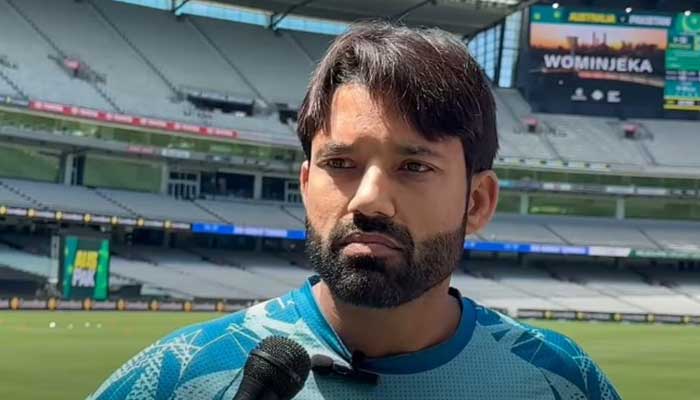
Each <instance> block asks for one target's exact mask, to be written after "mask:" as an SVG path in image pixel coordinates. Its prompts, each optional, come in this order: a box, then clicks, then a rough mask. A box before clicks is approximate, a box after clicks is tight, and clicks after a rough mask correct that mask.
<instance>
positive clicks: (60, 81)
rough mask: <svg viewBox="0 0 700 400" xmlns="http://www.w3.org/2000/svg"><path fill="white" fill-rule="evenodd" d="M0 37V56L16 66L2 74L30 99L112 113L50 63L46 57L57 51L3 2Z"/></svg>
mask: <svg viewBox="0 0 700 400" xmlns="http://www.w3.org/2000/svg"><path fill="white" fill-rule="evenodd" d="M51 3H52V4H53V2H51ZM61 3H69V2H67V1H61ZM13 4H24V2H23V1H22V2H16V3H13ZM61 14H62V13H61ZM61 14H59V18H60V15H61ZM47 15H48V14H47ZM0 36H1V37H2V41H0V53H2V54H4V55H6V56H8V57H9V58H10V59H11V60H12V61H13V62H14V63H15V64H17V66H18V68H17V69H7V68H3V73H4V74H5V75H6V76H7V77H9V78H10V79H12V80H13V81H14V82H15V84H16V85H18V87H20V89H21V90H22V92H24V93H26V94H27V95H28V96H30V97H31V98H34V99H38V100H45V101H55V102H61V103H64V104H73V105H83V106H91V107H95V108H98V109H103V110H110V109H111V106H110V104H109V103H107V102H106V101H105V100H104V99H103V98H102V97H101V96H100V95H99V94H98V93H97V91H95V90H94V88H93V87H91V86H90V85H89V84H88V83H87V82H84V81H81V80H78V79H72V78H70V77H69V76H68V75H67V74H66V73H65V72H64V71H63V70H61V69H60V68H59V67H58V66H57V65H56V63H55V62H54V61H52V60H51V59H49V55H54V56H58V54H57V53H58V52H57V51H56V49H55V48H52V47H51V45H50V44H49V43H47V42H46V40H45V39H44V38H43V37H42V36H40V35H39V33H38V32H37V31H36V30H35V29H34V28H32V26H31V25H29V24H28V23H27V22H26V21H24V20H23V18H22V17H21V16H20V14H18V12H17V9H16V8H15V7H13V6H11V5H10V3H9V2H6V1H0ZM37 77H41V79H37Z"/></svg>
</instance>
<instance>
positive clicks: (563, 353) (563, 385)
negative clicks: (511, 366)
mask: <svg viewBox="0 0 700 400" xmlns="http://www.w3.org/2000/svg"><path fill="white" fill-rule="evenodd" d="M476 323H477V325H479V326H481V327H482V328H484V329H486V330H487V331H488V332H489V333H490V334H491V335H492V336H493V338H494V339H495V340H496V341H497V342H503V344H504V346H508V350H509V351H510V352H511V353H512V354H514V355H516V356H518V357H519V358H521V359H522V360H524V361H526V362H527V363H529V364H531V365H532V367H534V368H537V369H538V370H539V371H540V372H541V373H542V374H543V375H544V377H545V379H546V381H547V382H548V383H549V385H550V387H551V389H552V391H553V392H555V393H556V394H557V395H558V396H559V397H557V398H569V396H567V394H570V393H582V394H583V395H585V396H586V397H585V398H586V399H589V400H593V399H596V400H597V399H613V400H614V399H619V398H620V396H619V394H618V393H617V391H616V390H615V388H614V387H613V385H612V383H611V382H610V381H609V380H608V378H607V376H605V374H604V373H603V371H602V370H601V369H600V367H598V365H597V364H596V363H595V361H594V360H593V359H592V358H591V357H590V356H589V355H588V354H587V353H586V352H585V351H584V350H583V349H582V348H581V346H579V345H578V344H577V343H576V342H575V341H574V340H573V339H571V338H569V337H568V336H566V335H563V334H561V333H558V332H555V331H552V330H549V329H542V328H537V327H533V326H531V325H528V324H525V323H522V322H520V321H517V320H515V319H513V318H511V317H509V316H507V315H504V314H502V313H500V312H498V311H495V310H491V309H489V308H487V307H484V306H480V305H476ZM572 398H577V397H572Z"/></svg>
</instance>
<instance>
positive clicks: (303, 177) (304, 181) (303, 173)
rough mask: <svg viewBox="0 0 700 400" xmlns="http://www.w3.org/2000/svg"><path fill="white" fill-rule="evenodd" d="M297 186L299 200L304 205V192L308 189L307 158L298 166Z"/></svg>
mask: <svg viewBox="0 0 700 400" xmlns="http://www.w3.org/2000/svg"><path fill="white" fill-rule="evenodd" d="M299 186H300V188H301V201H302V202H303V203H304V207H306V192H307V190H308V189H309V160H306V161H304V162H303V163H301V167H300V168H299Z"/></svg>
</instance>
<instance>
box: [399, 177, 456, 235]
mask: <svg viewBox="0 0 700 400" xmlns="http://www.w3.org/2000/svg"><path fill="white" fill-rule="evenodd" d="M463 186H464V187H462V186H461V185H460V184H459V183H455V184H453V185H441V186H440V188H435V189H433V190H425V191H423V192H421V194H419V195H416V194H415V193H414V194H413V196H408V197H407V198H405V199H404V204H406V206H405V207H402V208H403V209H404V212H403V214H404V215H405V218H406V220H407V221H410V224H411V227H412V232H413V234H414V238H415V239H416V240H419V241H420V240H423V239H425V238H427V237H431V236H433V235H436V234H439V233H445V232H452V231H454V230H456V229H457V228H459V227H460V226H461V224H462V219H463V218H464V212H465V210H466V209H465V207H466V193H467V189H466V185H463Z"/></svg>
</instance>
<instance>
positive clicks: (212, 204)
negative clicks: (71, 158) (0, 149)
mask: <svg viewBox="0 0 700 400" xmlns="http://www.w3.org/2000/svg"><path fill="white" fill-rule="evenodd" d="M0 199H1V200H3V201H4V204H6V205H17V206H23V207H31V208H34V209H36V210H37V211H41V210H47V211H72V212H81V213H94V214H100V215H106V216H117V217H127V218H136V217H140V218H146V219H155V220H169V221H178V222H187V223H193V224H196V223H204V224H206V223H214V224H231V225H235V226H239V227H249V228H260V229H271V230H275V229H277V230H299V231H301V230H304V222H303V221H304V210H303V207H300V206H299V205H294V204H285V203H280V202H271V201H267V202H266V201H253V200H249V201H246V200H242V199H235V200H234V199H231V200H206V199H199V200H178V199H175V198H173V197H170V196H167V195H165V194H156V193H145V192H134V191H124V190H111V189H91V188H87V187H83V186H66V185H62V184H54V183H44V182H33V181H22V180H16V179H4V178H3V179H0ZM474 237H475V238H477V239H479V240H484V241H487V242H512V243H541V244H559V245H572V246H620V247H631V248H635V249H654V250H693V251H697V250H700V246H699V245H698V243H700V224H699V223H694V222H683V221H656V220H650V221H649V220H623V221H617V220H613V219H608V218H591V217H557V216H533V215H531V216H525V215H517V214H506V213H501V214H498V215H497V216H496V217H495V219H494V220H493V221H492V223H491V224H490V225H488V226H487V228H486V229H485V230H484V231H482V232H478V233H477V234H476V235H475V236H474Z"/></svg>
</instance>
